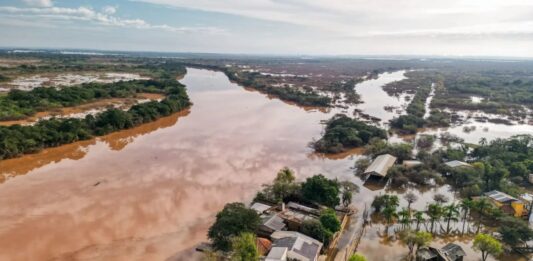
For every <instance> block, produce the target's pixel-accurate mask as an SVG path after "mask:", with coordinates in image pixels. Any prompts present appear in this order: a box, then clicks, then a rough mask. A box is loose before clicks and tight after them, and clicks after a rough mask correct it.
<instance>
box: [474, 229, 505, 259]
mask: <svg viewBox="0 0 533 261" xmlns="http://www.w3.org/2000/svg"><path fill="white" fill-rule="evenodd" d="M474 249H475V250H478V251H481V259H482V260H483V261H486V260H487V257H488V256H489V255H492V256H494V257H497V256H499V255H500V254H501V253H502V252H503V247H502V244H501V243H500V242H498V240H496V239H495V238H494V237H492V236H491V235H487V234H477V236H476V237H475V238H474Z"/></svg>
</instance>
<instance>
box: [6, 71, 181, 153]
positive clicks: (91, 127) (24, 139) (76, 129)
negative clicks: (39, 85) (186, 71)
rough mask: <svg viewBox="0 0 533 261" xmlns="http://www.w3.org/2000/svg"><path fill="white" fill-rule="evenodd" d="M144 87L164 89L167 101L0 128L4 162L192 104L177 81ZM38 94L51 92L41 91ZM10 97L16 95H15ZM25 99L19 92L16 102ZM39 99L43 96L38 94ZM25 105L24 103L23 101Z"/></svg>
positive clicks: (138, 122) (128, 125)
mask: <svg viewBox="0 0 533 261" xmlns="http://www.w3.org/2000/svg"><path fill="white" fill-rule="evenodd" d="M119 86H122V84H119ZM127 86H136V87H132V88H137V87H139V85H138V84H133V85H127ZM140 86H144V87H146V89H144V90H148V89H150V90H158V91H160V90H164V93H165V94H166V98H165V99H163V100H162V101H160V102H156V101H151V102H147V103H143V104H137V105H134V106H132V107H131V108H130V109H129V110H128V111H122V110H118V109H109V110H106V111H104V112H102V113H99V114H97V115H95V116H93V115H87V116H86V117H85V118H83V119H55V118H52V119H49V120H41V121H39V122H37V123H36V124H35V125H28V126H21V125H12V126H0V159H7V158H13V157H17V156H20V155H22V154H26V153H34V152H37V151H39V150H42V149H45V148H49V147H55V146H59V145H63V144H68V143H72V142H76V141H80V140H87V139H90V138H92V137H94V136H101V135H105V134H108V133H110V132H114V131H118V130H122V129H128V128H132V127H134V126H138V125H140V124H143V123H147V122H151V121H154V120H156V119H158V118H160V117H163V116H168V115H170V114H172V113H174V112H178V111H180V110H183V109H185V108H187V107H189V106H190V105H191V102H190V101H189V97H188V96H187V92H186V90H185V86H183V85H182V84H180V83H179V82H177V81H175V80H166V81H164V82H158V81H155V80H150V81H144V82H142V83H140ZM144 90H143V91H144ZM37 93H39V94H41V93H48V92H42V90H40V91H38V92H37ZM52 93H55V92H52ZM89 93H92V92H89ZM10 95H12V96H13V94H11V93H10ZM18 95H21V96H18ZM29 95H30V96H28V97H35V96H32V95H34V93H32V94H29ZM22 96H24V94H23V93H19V92H16V95H14V97H17V98H16V99H18V98H20V97H22ZM36 97H42V96H38V95H37V96H36ZM37 99H38V98H37ZM21 102H23V101H22V100H21Z"/></svg>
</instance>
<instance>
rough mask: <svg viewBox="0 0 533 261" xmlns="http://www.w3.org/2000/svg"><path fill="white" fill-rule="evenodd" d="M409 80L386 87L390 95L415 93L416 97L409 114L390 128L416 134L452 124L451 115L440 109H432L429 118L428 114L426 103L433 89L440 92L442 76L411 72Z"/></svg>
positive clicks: (391, 122) (396, 119)
mask: <svg viewBox="0 0 533 261" xmlns="http://www.w3.org/2000/svg"><path fill="white" fill-rule="evenodd" d="M408 76H409V78H407V79H405V80H402V81H398V82H394V83H392V84H389V85H386V86H385V87H384V89H385V90H386V91H387V92H388V93H392V94H397V93H401V92H415V96H414V97H413V99H412V100H411V102H410V103H409V105H408V106H407V109H406V112H407V114H405V115H401V116H399V117H396V118H394V119H392V120H391V121H390V126H391V127H392V128H393V129H395V130H396V131H398V132H400V133H404V134H414V133H416V131H417V129H418V128H422V127H446V126H449V124H450V115H449V114H448V113H446V112H444V111H441V110H438V109H432V110H431V112H430V113H429V115H428V117H424V116H425V114H426V107H425V105H426V101H427V100H428V98H429V96H430V95H431V89H432V87H433V88H435V90H436V91H437V90H440V89H442V88H443V86H442V80H443V78H442V76H441V75H440V74H438V73H435V72H423V71H421V72H411V73H409V74H408Z"/></svg>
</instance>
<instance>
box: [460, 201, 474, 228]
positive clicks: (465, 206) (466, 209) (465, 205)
mask: <svg viewBox="0 0 533 261" xmlns="http://www.w3.org/2000/svg"><path fill="white" fill-rule="evenodd" d="M473 206H474V202H473V201H472V200H470V199H468V198H465V199H463V200H461V203H460V204H459V207H460V208H461V210H462V211H463V230H462V232H461V233H463V234H464V233H465V225H466V220H467V219H468V216H469V214H470V210H471V209H472V207H473Z"/></svg>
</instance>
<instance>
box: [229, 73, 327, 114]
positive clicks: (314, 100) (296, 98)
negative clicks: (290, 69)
mask: <svg viewBox="0 0 533 261" xmlns="http://www.w3.org/2000/svg"><path fill="white" fill-rule="evenodd" d="M223 71H224V73H225V74H226V75H227V76H228V78H229V79H230V80H232V81H235V82H237V83H239V84H241V85H243V86H246V87H251V88H254V89H256V90H258V91H261V92H263V93H266V94H271V95H274V96H276V97H278V98H280V99H282V100H285V101H289V102H294V103H297V104H298V105H302V106H318V107H329V106H330V104H331V98H329V97H327V96H323V95H320V94H318V93H317V92H315V91H313V90H299V89H296V88H291V87H288V86H280V87H273V86H270V85H267V84H264V83H261V81H260V80H258V77H259V76H260V75H261V74H260V73H258V72H237V71H234V70H232V69H230V68H224V69H223Z"/></svg>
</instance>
